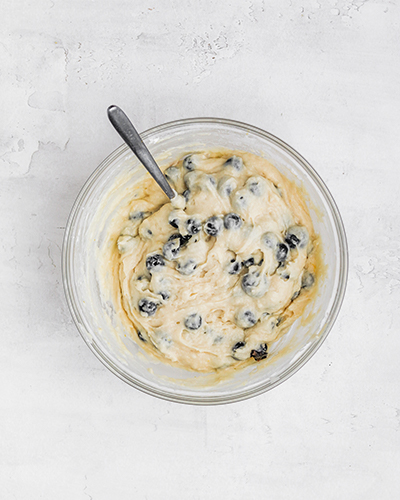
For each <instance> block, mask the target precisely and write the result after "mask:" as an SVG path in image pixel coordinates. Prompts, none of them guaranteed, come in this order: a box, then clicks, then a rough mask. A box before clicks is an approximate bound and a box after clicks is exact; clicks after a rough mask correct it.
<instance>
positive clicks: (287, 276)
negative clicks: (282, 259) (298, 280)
mask: <svg viewBox="0 0 400 500" xmlns="http://www.w3.org/2000/svg"><path fill="white" fill-rule="evenodd" d="M281 278H282V279H283V281H288V279H289V278H290V274H287V273H284V274H281Z"/></svg>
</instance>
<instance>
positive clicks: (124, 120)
mask: <svg viewBox="0 0 400 500" xmlns="http://www.w3.org/2000/svg"><path fill="white" fill-rule="evenodd" d="M107 114H108V118H109V120H110V122H111V123H112V125H113V127H114V128H115V130H116V131H117V132H118V133H119V135H120V136H121V137H122V139H123V140H124V141H125V142H126V144H127V145H128V146H129V147H130V148H131V149H132V151H133V152H134V153H135V155H136V156H137V157H138V159H139V161H140V162H141V163H142V164H143V166H144V167H145V168H146V169H147V171H148V172H149V173H150V175H151V176H152V177H153V178H154V180H155V181H156V182H157V184H158V185H159V186H160V188H161V189H162V190H163V191H164V193H165V194H166V195H167V196H168V198H169V199H171V200H172V198H174V197H175V195H176V193H175V191H174V190H173V189H172V188H171V186H170V185H169V184H168V181H167V179H166V178H165V177H164V174H163V173H162V172H161V170H160V168H159V166H158V165H157V163H156V162H155V160H154V158H153V157H152V155H151V153H150V151H149V150H148V149H147V147H146V145H145V143H144V142H143V141H142V139H141V138H140V135H139V134H138V132H137V130H136V129H135V127H134V126H133V125H132V122H131V121H130V120H129V118H128V117H127V116H126V114H125V113H124V112H123V111H122V109H121V108H119V107H118V106H114V105H113V106H110V107H109V108H108V109H107Z"/></svg>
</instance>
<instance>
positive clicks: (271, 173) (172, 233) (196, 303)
mask: <svg viewBox="0 0 400 500" xmlns="http://www.w3.org/2000/svg"><path fill="white" fill-rule="evenodd" d="M165 174H166V176H167V178H168V180H169V182H170V184H171V185H172V186H173V187H174V189H175V190H176V191H177V192H178V193H180V194H179V195H178V196H177V197H176V198H175V199H174V200H173V201H172V202H171V201H169V200H168V199H167V198H166V197H165V195H164V194H163V193H162V192H161V190H160V188H159V187H158V186H157V185H156V183H155V181H153V180H152V179H146V180H145V181H143V182H142V184H141V185H140V190H138V191H136V192H135V195H134V196H133V199H132V200H130V201H129V203H128V204H127V205H126V207H125V211H124V210H122V212H121V211H120V215H121V214H122V215H121V216H120V218H119V219H118V220H119V221H120V222H119V224H120V225H119V227H117V228H113V229H112V230H111V231H110V241H109V245H108V249H109V252H110V254H111V258H110V259H108V263H109V266H110V270H109V271H110V272H109V275H113V276H117V279H115V280H114V282H113V283H114V287H115V290H114V297H115V302H116V303H117V304H116V309H117V310H118V313H119V314H120V315H122V316H124V321H125V324H127V325H128V326H129V329H130V330H131V333H132V335H133V336H134V338H135V339H137V341H138V342H139V343H140V344H141V345H142V346H143V347H144V348H145V349H147V350H150V351H152V352H154V353H155V354H156V355H157V356H158V357H161V358H163V359H165V361H167V362H170V363H173V364H176V365H177V366H180V367H183V368H186V369H192V370H197V371H211V370H215V369H221V368H225V367H228V366H231V365H233V364H238V363H241V364H243V362H245V364H247V363H255V362H259V361H261V360H263V359H266V358H267V356H268V345H269V344H270V343H271V342H273V341H275V340H277V339H278V338H279V337H280V336H281V335H283V334H284V333H285V332H286V331H287V330H288V328H289V327H290V325H291V324H292V323H293V321H294V320H295V319H297V318H298V317H299V316H300V315H301V314H302V312H303V310H304V308H305V306H306V305H307V303H308V302H309V300H310V299H311V297H312V295H313V294H312V290H313V289H314V288H315V282H316V280H317V273H316V262H318V258H317V257H318V253H319V245H318V238H317V237H316V235H315V234H314V231H313V227H312V223H311V218H310V216H309V213H308V210H307V207H306V204H305V202H304V200H303V198H302V195H301V193H300V191H299V190H298V188H297V187H296V186H295V185H294V184H293V183H291V182H289V181H288V180H287V179H286V178H285V177H283V176H282V175H281V174H280V173H279V172H278V170H277V169H276V168H275V167H274V166H272V165H271V164H270V163H269V162H267V161H266V160H264V159H262V158H260V157H258V156H255V155H252V154H250V153H244V152H239V151H226V150H224V151H220V152H215V151H201V152H195V153H192V154H187V155H185V156H184V157H182V158H181V159H180V160H179V161H177V162H175V163H174V164H173V165H171V166H170V167H168V168H166V169H165ZM138 193H139V194H138ZM121 221H123V222H121Z"/></svg>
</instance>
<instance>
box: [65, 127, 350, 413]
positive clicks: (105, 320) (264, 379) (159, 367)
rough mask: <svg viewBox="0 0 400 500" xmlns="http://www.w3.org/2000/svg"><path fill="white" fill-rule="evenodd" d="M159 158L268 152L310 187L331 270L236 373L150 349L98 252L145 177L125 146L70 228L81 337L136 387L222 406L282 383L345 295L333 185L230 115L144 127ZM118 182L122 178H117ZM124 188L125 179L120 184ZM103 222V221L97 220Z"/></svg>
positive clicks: (106, 165) (85, 193)
mask: <svg viewBox="0 0 400 500" xmlns="http://www.w3.org/2000/svg"><path fill="white" fill-rule="evenodd" d="M141 137H142V139H143V140H144V141H145V143H146V144H147V146H148V148H149V150H150V151H151V153H152V154H153V156H154V157H155V158H156V159H158V162H159V163H160V164H161V165H164V164H168V163H169V162H170V161H171V160H173V159H175V158H178V157H179V156H181V155H182V154H183V153H184V152H190V151H193V150H199V149H213V148H221V147H222V148H228V149H234V150H243V151H248V152H251V153H254V154H257V155H259V156H262V157H264V158H266V159H268V160H269V161H270V162H271V163H272V164H274V165H275V166H276V167H277V168H278V169H279V170H280V171H281V173H282V174H284V175H285V176H286V177H287V178H289V180H292V181H294V182H296V184H297V185H299V186H300V187H301V188H302V189H303V191H305V192H306V194H307V196H306V198H307V204H308V207H309V210H310V214H311V218H312V220H313V224H314V228H315V231H316V233H317V234H319V235H320V237H321V241H322V252H323V262H324V273H323V276H322V278H321V279H319V283H318V293H317V294H316V297H315V299H314V301H313V302H312V303H310V304H309V305H308V307H307V309H306V311H305V313H304V315H303V316H302V317H301V318H299V319H298V320H297V321H296V322H295V323H294V324H293V325H292V327H291V329H290V330H289V332H288V333H287V334H285V335H284V336H283V337H282V338H281V339H280V340H279V341H277V342H275V343H274V344H271V346H270V348H269V357H268V359H267V360H266V362H263V363H259V364H257V363H254V364H251V365H250V366H247V367H246V368H244V369H242V370H238V371H237V372H235V373H234V375H233V376H231V377H230V378H227V379H224V377H221V379H219V378H218V376H217V375H216V374H205V373H197V372H191V371H186V370H183V369H180V368H176V367H174V366H171V365H169V364H167V363H162V362H160V361H158V360H156V359H153V358H152V357H151V356H148V355H147V354H146V353H145V351H144V350H143V349H142V348H141V347H140V345H139V344H138V343H136V341H135V340H134V339H133V338H132V337H131V336H130V335H129V334H127V333H126V332H125V331H124V329H123V326H122V324H121V323H120V322H119V321H118V317H117V315H116V314H115V311H114V308H113V304H112V300H111V299H110V296H109V295H107V290H103V289H102V287H103V288H104V285H103V284H102V283H103V282H102V280H101V279H100V275H99V268H98V261H97V259H96V258H95V255H96V252H98V250H99V247H100V246H101V245H102V243H103V242H104V238H105V237H106V230H107V220H108V221H109V220H111V218H112V217H113V214H115V213H116V211H117V210H118V204H119V201H120V199H121V198H122V199H123V198H124V196H127V195H129V190H130V188H131V187H132V186H134V185H135V183H137V182H138V181H140V180H141V179H142V178H143V177H144V176H147V175H148V174H147V172H146V171H145V169H144V168H143V167H142V166H141V165H140V164H139V162H138V160H137V159H136V158H135V157H134V155H133V153H132V152H131V151H130V150H129V149H128V147H127V146H126V145H122V146H120V147H119V148H118V149H117V150H115V151H114V152H113V153H112V154H111V155H110V156H109V157H108V158H106V159H105V160H104V161H103V162H102V163H101V164H100V165H99V167H98V168H97V169H96V170H95V171H94V172H93V174H92V175H91V176H90V178H89V179H88V181H87V182H86V184H85V185H84V186H83V188H82V190H81V192H80V193H79V195H78V197H77V199H76V201H75V203H74V206H73V208H72V211H71V214H70V217H69V219H68V223H67V226H66V229H65V236H64V244H63V254H62V270H63V283H64V289H65V294H66V298H67V301H68V305H69V308H70V310H71V314H72V317H73V319H74V321H75V324H76V326H77V328H78V330H79V332H80V334H81V335H82V337H83V339H84V341H85V342H86V344H87V345H88V346H89V348H90V349H91V350H92V351H93V353H94V354H95V355H96V356H97V357H98V358H99V360H100V361H101V362H102V363H103V364H104V365H105V366H106V367H107V368H108V369H109V370H111V371H112V372H113V373H114V374H115V375H117V376H118V377H120V378H121V379H122V380H123V381H125V382H127V383H128V384H130V385H131V386H133V387H135V388H137V389H139V390H141V391H143V392H146V393H148V394H151V395H153V396H157V397H160V398H163V399H166V400H169V401H176V402H182V403H191V404H203V405H210V404H222V403H231V402H234V401H240V400H243V399H246V398H250V397H252V396H255V395H257V394H261V393H263V392H265V391H268V390H269V389H272V388H273V387H276V386H278V385H279V384H281V383H282V382H283V381H284V380H286V379H288V378H289V377H290V376H292V375H293V374H294V373H295V372H296V371H297V370H299V368H301V367H302V366H303V365H304V364H305V363H306V362H307V361H309V359H310V358H311V357H312V356H313V354H314V353H315V352H316V351H317V349H318V348H319V347H320V346H321V344H322V342H323V341H324V340H325V339H326V337H327V335H328V333H329V331H330V330H331V328H332V326H333V324H334V322H335V319H336V317H337V315H338V312H339V309H340V306H341V304H342V301H343V297H344V293H345V288H346V281H347V268H348V253H347V244H346V236H345V231H344V227H343V223H342V220H341V217H340V214H339V211H338V209H337V207H336V204H335V202H334V200H333V198H332V196H331V194H330V193H329V191H328V189H327V187H326V186H325V184H324V183H323V182H322V180H321V179H320V177H319V176H318V174H317V173H316V172H315V171H314V169H313V168H312V167H311V166H310V165H309V163H308V162H307V161H306V160H305V159H304V158H303V157H302V156H300V155H299V154H298V153H297V152H296V151H295V150H294V149H293V148H291V147H290V146H288V145H287V144H285V143H284V142H283V141H281V140H280V139H278V138H276V137H274V136H273V135H271V134H269V133H268V132H265V131H264V130H261V129H259V128H256V127H253V126H250V125H246V124H244V123H239V122H235V121H231V120H225V119H216V118H195V119H187V120H178V121H174V122H170V123H166V124H164V125H160V126H158V127H154V128H152V129H150V130H147V131H146V132H144V133H143V134H141ZM118 183H119V184H118ZM116 186H118V187H116ZM100 220H101V221H102V222H101V224H99V221H100Z"/></svg>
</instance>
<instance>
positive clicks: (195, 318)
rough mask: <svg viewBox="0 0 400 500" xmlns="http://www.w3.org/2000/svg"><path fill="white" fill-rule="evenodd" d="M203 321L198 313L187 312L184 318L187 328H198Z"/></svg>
mask: <svg viewBox="0 0 400 500" xmlns="http://www.w3.org/2000/svg"><path fill="white" fill-rule="evenodd" d="M202 323H203V318H202V317H201V316H200V314H198V313H193V314H189V316H188V317H187V318H186V319H185V326H186V328H187V329H188V330H198V329H199V328H200V327H201V325H202Z"/></svg>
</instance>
